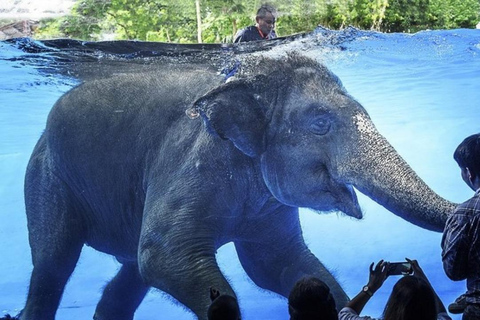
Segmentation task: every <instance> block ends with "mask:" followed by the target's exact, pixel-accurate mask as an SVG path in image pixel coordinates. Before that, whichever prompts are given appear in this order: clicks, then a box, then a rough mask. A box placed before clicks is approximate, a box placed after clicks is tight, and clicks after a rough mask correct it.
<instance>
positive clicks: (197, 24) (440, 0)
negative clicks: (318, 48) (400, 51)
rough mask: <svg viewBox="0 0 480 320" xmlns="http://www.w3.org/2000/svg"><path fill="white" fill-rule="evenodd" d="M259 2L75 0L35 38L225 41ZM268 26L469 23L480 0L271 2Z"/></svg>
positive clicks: (295, 29)
mask: <svg viewBox="0 0 480 320" xmlns="http://www.w3.org/2000/svg"><path fill="white" fill-rule="evenodd" d="M262 3H263V1H260V0H78V1H77V2H76V4H75V6H74V7H73V9H72V11H71V14H70V15H68V16H65V17H62V18H57V19H49V20H44V21H41V25H40V28H39V29H38V30H37V32H36V35H35V37H36V38H54V37H68V38H75V39H82V40H113V39H115V40H121V39H130V40H133V39H135V40H144V41H161V42H177V43H196V42H203V43H220V42H231V41H232V39H233V36H234V35H235V33H236V32H237V31H238V30H239V29H241V28H243V27H245V26H248V25H252V24H254V20H255V13H256V10H257V9H258V7H259V6H260V5H261V4H262ZM269 3H270V4H272V5H273V6H275V7H276V8H277V9H278V12H279V18H278V20H277V25H276V31H277V34H278V35H279V36H285V35H290V34H295V33H300V32H307V31H311V30H313V29H315V27H317V26H318V25H322V26H324V27H327V28H330V29H342V28H345V27H347V26H349V25H352V26H355V27H357V28H360V29H368V30H377V31H382V32H417V31H419V30H425V29H455V28H475V25H476V24H477V23H478V22H479V21H480V0H276V1H270V2H269Z"/></svg>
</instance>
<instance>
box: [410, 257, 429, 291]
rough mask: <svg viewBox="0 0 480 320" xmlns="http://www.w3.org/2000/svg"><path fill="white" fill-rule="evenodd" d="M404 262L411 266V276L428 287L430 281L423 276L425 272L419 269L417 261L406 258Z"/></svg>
mask: <svg viewBox="0 0 480 320" xmlns="http://www.w3.org/2000/svg"><path fill="white" fill-rule="evenodd" d="M405 260H407V262H409V263H410V265H411V266H412V270H413V276H414V277H417V278H420V279H423V280H425V281H426V282H427V283H428V284H429V285H430V281H428V278H427V276H426V275H425V272H423V269H422V268H420V265H419V264H418V261H417V260H411V259H408V258H405Z"/></svg>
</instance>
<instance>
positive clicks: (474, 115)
mask: <svg viewBox="0 0 480 320" xmlns="http://www.w3.org/2000/svg"><path fill="white" fill-rule="evenodd" d="M25 43H27V44H28V43H29V41H28V39H23V40H22V41H18V42H0V177H1V178H0V236H1V242H0V257H1V262H0V312H1V313H10V314H16V313H17V312H18V311H19V310H21V308H22V307H23V304H24V301H25V298H26V293H27V287H28V281H29V274H30V271H31V268H32V266H31V260H30V252H29V246H28V239H27V228H26V218H25V214H24V204H23V189H22V188H23V177H24V171H25V167H26V164H27V161H28V158H29V155H30V153H31V151H32V149H33V146H34V144H35V142H36V141H37V139H38V138H39V136H40V134H41V132H42V130H43V128H44V125H45V121H46V117H47V114H48V112H49V110H50V108H51V106H52V105H53V103H54V102H55V101H56V100H57V99H58V98H59V97H60V96H61V95H62V94H63V93H64V92H66V91H67V90H69V89H70V88H71V87H72V86H74V85H75V84H76V83H78V81H79V80H78V79H76V78H75V77H74V76H69V75H68V72H67V73H65V72H59V71H58V69H55V68H56V64H55V63H56V62H58V61H61V62H62V67H61V68H64V70H68V69H69V67H70V66H71V68H72V70H73V69H75V68H74V67H75V65H79V64H80V65H81V66H82V68H87V67H88V66H89V64H91V65H90V68H91V69H93V70H96V69H97V68H98V67H99V66H101V67H107V69H109V70H112V69H114V68H115V66H116V65H117V64H118V63H119V61H121V63H122V64H123V65H125V64H129V63H130V64H133V63H134V64H135V65H136V66H141V65H142V64H143V65H145V64H147V63H151V62H152V57H146V55H133V56H131V55H130V56H128V57H126V56H125V55H123V56H122V57H121V58H119V57H118V56H116V55H111V54H105V53H104V52H103V53H102V52H96V51H95V52H94V53H92V54H93V56H95V57H96V59H81V60H82V61H81V63H80V62H79V61H80V59H79V58H72V57H73V55H72V54H70V53H68V52H67V53H66V54H64V55H63V57H62V59H59V58H58V57H59V55H61V54H62V53H65V52H64V51H62V49H55V50H45V51H43V52H42V50H29V49H28V48H29V47H30V45H25ZM33 45H34V47H35V46H36V45H39V46H40V47H41V45H42V44H40V43H36V44H35V43H33ZM248 48H250V47H248V46H247V49H245V50H243V49H242V50H238V51H231V50H223V49H222V50H223V51H222V50H220V53H219V54H218V55H220V56H221V57H222V59H225V60H228V59H230V58H232V57H233V58H234V57H235V54H249V53H242V52H246V51H249V49H248ZM37 49H38V48H37ZM291 50H299V51H302V52H304V53H305V54H307V55H309V56H312V57H315V58H316V59H318V60H319V61H322V62H323V63H325V64H326V65H327V66H328V67H329V68H331V69H332V70H333V71H334V72H335V73H336V74H337V75H338V76H339V77H340V79H341V80H342V82H343V84H344V85H345V87H346V88H347V90H348V91H349V92H350V93H351V95H353V96H354V97H355V98H356V99H357V100H358V101H359V102H360V103H362V104H363V106H364V107H365V108H366V110H367V111H368V112H369V114H370V116H371V118H372V120H373V121H374V123H375V124H376V126H377V128H378V130H379V131H380V132H381V133H382V134H383V135H384V136H385V137H386V138H387V139H388V140H389V142H390V143H391V144H392V145H393V146H394V147H395V149H396V150H397V151H398V152H399V153H400V154H401V155H402V157H403V158H404V159H405V160H406V161H407V162H408V163H409V164H410V166H411V167H412V168H413V169H414V170H415V171H416V172H417V173H418V175H419V176H420V177H421V178H422V179H423V180H424V181H426V183H427V184H428V185H429V186H430V187H431V188H432V189H433V190H434V191H436V192H437V193H438V194H440V195H441V196H442V197H444V198H446V199H448V200H451V201H454V202H462V201H464V200H466V199H467V198H469V197H470V196H472V191H471V190H470V189H468V187H467V186H466V185H465V184H464V183H463V181H462V180H461V178H460V171H459V169H458V168H457V165H456V163H455V162H454V160H453V159H452V153H453V150H454V149H455V147H456V146H457V145H458V144H459V143H460V142H461V140H463V138H464V137H466V136H468V135H470V134H472V133H476V132H480V105H479V101H480V30H463V29H462V30H451V31H425V32H420V33H417V34H413V35H409V34H382V33H374V32H360V31H357V30H354V29H348V30H345V31H342V32H331V31H328V30H323V29H319V30H317V31H316V32H314V33H312V34H310V35H308V36H306V37H303V38H300V39H297V40H293V41H286V42H279V43H277V45H276V46H275V47H272V48H270V49H269V50H266V51H263V52H262V53H257V54H269V55H280V54H283V53H285V52H286V51H291ZM222 52H224V53H222ZM235 52H237V53H235ZM153 55H154V54H153ZM205 55H206V53H205ZM222 55H224V56H222ZM147 56H148V55H147ZM172 56H173V60H175V59H177V60H178V61H179V62H181V61H184V60H185V59H184V58H183V57H180V56H179V57H175V54H171V55H170V57H172ZM154 58H155V57H153V59H154ZM69 64H71V65H69ZM92 67H93V68H92ZM58 68H60V67H58ZM77 69H78V68H77ZM90 72H92V71H90ZM98 72H104V71H102V68H98ZM72 74H74V72H72ZM90 76H91V75H90ZM83 77H87V76H85V75H83ZM80 78H81V77H80ZM359 202H360V205H361V206H362V208H363V210H364V212H365V218H364V219H363V220H361V221H357V220H352V219H350V218H347V217H344V216H341V215H336V214H329V215H319V214H316V213H313V212H311V211H309V210H304V209H302V210H301V219H302V224H303V230H304V235H305V238H306V241H307V243H308V245H309V246H310V248H311V250H312V251H313V252H314V253H315V254H316V255H317V256H318V257H319V258H320V260H321V261H322V262H324V264H325V265H326V266H327V267H328V268H330V269H331V270H332V271H334V273H335V275H336V276H337V278H338V280H339V281H340V283H342V285H343V286H344V288H345V290H346V292H347V293H348V294H349V295H350V296H352V297H353V296H354V295H355V294H357V293H358V292H359V290H360V288H361V287H362V286H363V285H364V284H365V283H366V282H367V280H368V266H369V264H370V263H371V262H373V261H375V262H376V261H378V260H380V259H386V260H389V261H402V260H403V258H404V257H410V258H415V259H418V260H419V262H420V264H421V266H422V267H423V269H424V270H425V272H426V274H427V275H428V277H429V278H430V280H431V282H432V284H433V286H434V287H435V289H436V290H437V292H438V294H439V296H440V297H441V299H442V300H443V301H444V302H445V304H446V305H447V304H448V303H450V302H451V301H453V300H454V299H455V298H456V297H457V296H458V295H459V294H461V293H463V291H464V290H465V283H464V282H452V281H450V280H449V279H448V278H447V277H446V276H445V275H444V273H443V269H442V264H441V260H440V252H441V250H440V239H441V234H439V233H434V232H431V231H427V230H424V229H421V228H419V227H416V226H414V225H411V224H409V223H407V222H405V221H404V220H402V219H400V218H398V217H396V216H395V215H393V214H392V213H390V212H388V211H387V210H386V209H384V208H383V207H381V206H379V205H378V204H376V203H375V202H373V201H372V200H370V199H369V198H367V197H365V196H363V195H361V194H359ZM218 260H219V264H220V267H221V269H222V270H223V271H224V273H225V274H226V276H227V278H228V279H230V281H231V284H232V286H233V288H234V289H235V290H236V292H237V294H238V297H239V300H240V304H241V308H242V312H243V319H246V320H254V319H280V320H284V319H288V312H287V302H286V300H285V299H284V298H282V297H279V296H278V295H276V294H273V293H269V292H266V291H264V290H261V289H259V288H258V287H256V286H255V285H254V284H253V282H252V281H251V280H249V279H248V277H247V276H246V274H245V272H244V271H243V270H242V268H241V266H240V264H239V262H238V259H237V257H236V253H235V250H234V249H233V246H232V245H230V244H227V245H225V246H224V247H222V248H221V249H220V250H219V251H218ZM118 267H119V265H118V263H117V262H116V261H115V260H114V259H113V258H112V257H110V256H107V255H105V254H101V253H98V252H96V251H94V250H92V249H91V248H89V247H85V248H84V251H83V253H82V256H81V259H80V261H79V263H78V265H77V268H76V270H75V272H74V274H73V276H72V278H71V280H70V282H69V283H68V285H67V287H66V291H65V294H64V297H63V300H62V302H61V306H60V309H59V310H58V313H57V318H58V319H62V320H63V319H67V320H68V319H91V317H92V315H93V311H94V309H95V306H96V303H97V301H98V300H99V298H100V294H101V289H102V287H103V286H104V285H105V284H106V282H107V281H108V280H109V279H110V278H111V277H113V275H114V274H115V270H117V268H118ZM395 281H396V278H390V279H387V281H386V283H385V284H384V286H383V287H382V288H381V289H380V290H379V291H378V292H377V293H376V294H375V296H374V297H373V298H372V299H371V300H370V302H369V303H368V304H367V306H366V307H365V309H364V312H363V314H365V315H371V316H380V314H381V312H382V309H383V306H384V304H385V301H386V299H387V297H388V294H389V293H390V290H391V287H392V286H393V284H394V283H395ZM162 317H164V318H168V319H179V320H182V319H194V317H193V316H192V315H191V314H190V313H188V311H186V310H185V309H184V308H183V307H182V306H181V305H179V304H177V303H175V302H174V301H173V300H172V299H171V298H169V297H168V296H167V295H165V294H163V293H160V292H157V291H154V290H152V291H151V292H150V293H149V294H148V296H147V297H146V298H145V300H144V302H143V303H142V305H141V307H140V308H139V310H138V311H137V314H136V317H135V319H137V320H143V319H145V320H147V319H154V318H159V319H160V318H162ZM453 319H460V317H458V316H453Z"/></svg>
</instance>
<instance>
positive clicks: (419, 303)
mask: <svg viewBox="0 0 480 320" xmlns="http://www.w3.org/2000/svg"><path fill="white" fill-rule="evenodd" d="M383 318H384V320H435V319H437V305H436V298H435V293H434V292H433V290H432V288H431V287H430V285H429V284H428V283H427V282H426V281H425V280H423V279H420V278H417V277H414V276H404V277H403V278H401V279H400V280H398V282H397V283H396V284H395V286H394V287H393V290H392V293H391V294H390V297H389V298H388V301H387V305H386V306H385V310H384V312H383Z"/></svg>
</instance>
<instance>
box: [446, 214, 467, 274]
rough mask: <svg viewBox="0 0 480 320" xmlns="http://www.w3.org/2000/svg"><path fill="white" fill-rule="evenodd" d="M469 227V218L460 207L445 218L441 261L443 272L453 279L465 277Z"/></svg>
mask: <svg viewBox="0 0 480 320" xmlns="http://www.w3.org/2000/svg"><path fill="white" fill-rule="evenodd" d="M469 229H470V224H469V219H468V217H467V216H466V215H465V214H464V213H463V212H462V209H456V210H455V212H454V213H453V214H452V215H451V216H450V217H449V218H448V219H447V223H446V226H445V231H444V233H443V238H442V261H443V269H444V270H445V273H446V274H447V276H448V277H449V278H450V279H452V280H454V281H458V280H463V279H465V278H466V277H467V263H468V251H469V249H470V242H469V240H468V232H469Z"/></svg>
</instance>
